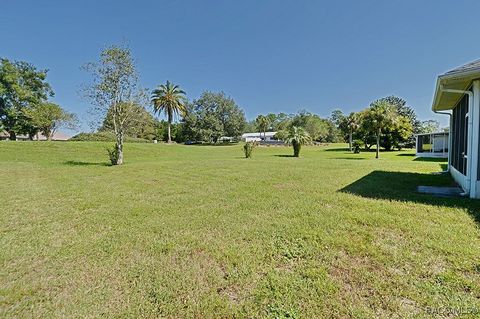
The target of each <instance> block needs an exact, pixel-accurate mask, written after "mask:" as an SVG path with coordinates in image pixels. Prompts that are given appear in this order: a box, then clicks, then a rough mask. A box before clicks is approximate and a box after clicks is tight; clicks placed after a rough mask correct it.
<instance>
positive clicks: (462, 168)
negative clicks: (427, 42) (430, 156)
mask: <svg viewBox="0 0 480 319" xmlns="http://www.w3.org/2000/svg"><path fill="white" fill-rule="evenodd" d="M432 110H433V111H434V112H435V113H439V114H446V115H448V116H449V118H450V135H449V146H448V150H449V152H448V154H449V156H448V170H449V171H450V174H451V175H452V176H453V178H454V179H455V181H456V182H457V183H458V184H459V185H460V186H461V187H462V188H463V190H464V192H465V196H469V197H471V198H480V161H479V156H480V138H479V133H480V132H479V129H480V60H476V61H473V62H471V63H468V64H465V65H463V66H460V67H458V68H456V69H453V70H451V71H449V72H447V73H445V74H442V75H440V76H439V77H438V79H437V84H436V88H435V95H434V97H433V103H432Z"/></svg>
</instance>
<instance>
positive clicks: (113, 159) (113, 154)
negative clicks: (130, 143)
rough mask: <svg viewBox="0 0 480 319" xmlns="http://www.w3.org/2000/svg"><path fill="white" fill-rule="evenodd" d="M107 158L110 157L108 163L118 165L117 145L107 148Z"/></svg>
mask: <svg viewBox="0 0 480 319" xmlns="http://www.w3.org/2000/svg"><path fill="white" fill-rule="evenodd" d="M107 154H108V158H109V159H110V163H112V165H118V155H119V154H118V146H117V144H115V145H114V146H113V148H107Z"/></svg>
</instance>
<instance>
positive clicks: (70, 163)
mask: <svg viewBox="0 0 480 319" xmlns="http://www.w3.org/2000/svg"><path fill="white" fill-rule="evenodd" d="M63 164H65V165H69V166H111V164H110V163H106V162H85V161H65V162H63Z"/></svg>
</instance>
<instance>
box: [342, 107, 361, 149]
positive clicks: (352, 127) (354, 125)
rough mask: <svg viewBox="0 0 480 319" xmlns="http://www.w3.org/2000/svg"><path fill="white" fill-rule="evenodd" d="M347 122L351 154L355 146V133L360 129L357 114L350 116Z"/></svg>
mask: <svg viewBox="0 0 480 319" xmlns="http://www.w3.org/2000/svg"><path fill="white" fill-rule="evenodd" d="M345 120H346V126H347V128H348V146H349V148H350V152H351V151H352V144H353V132H355V131H356V130H358V128H359V127H360V123H359V119H358V116H357V114H356V113H354V112H352V113H350V115H348V116H347V118H346V119H345Z"/></svg>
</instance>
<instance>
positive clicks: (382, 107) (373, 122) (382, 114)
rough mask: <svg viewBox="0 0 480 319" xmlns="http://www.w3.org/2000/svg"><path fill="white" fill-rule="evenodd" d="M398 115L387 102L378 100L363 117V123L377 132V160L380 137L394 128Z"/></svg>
mask: <svg viewBox="0 0 480 319" xmlns="http://www.w3.org/2000/svg"><path fill="white" fill-rule="evenodd" d="M397 117H398V113H397V112H396V110H395V107H394V106H393V105H392V104H390V103H389V102H387V101H384V100H378V101H375V102H374V103H372V105H371V106H370V107H369V108H368V109H367V110H366V112H365V113H364V115H363V119H362V121H363V123H364V124H365V126H367V127H369V128H370V129H371V131H372V132H375V136H376V142H377V149H376V153H375V158H378V157H379V151H380V136H381V135H382V131H383V130H385V129H386V128H388V127H390V126H392V125H393V124H394V123H395V122H396V121H397Z"/></svg>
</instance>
